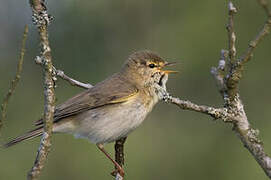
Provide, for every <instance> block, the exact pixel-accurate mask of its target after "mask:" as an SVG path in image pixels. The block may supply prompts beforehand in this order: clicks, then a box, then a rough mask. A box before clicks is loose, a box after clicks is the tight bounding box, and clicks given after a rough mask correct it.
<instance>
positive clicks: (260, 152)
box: [158, 0, 271, 179]
mask: <svg viewBox="0 0 271 180" xmlns="http://www.w3.org/2000/svg"><path fill="white" fill-rule="evenodd" d="M258 1H259V3H260V4H261V5H262V6H263V8H264V10H265V11H266V13H267V15H268V20H267V22H266V23H265V24H264V26H263V29H262V30H261V31H260V33H259V34H258V35H257V36H256V38H255V39H254V40H253V41H251V43H250V45H249V48H248V50H247V52H246V53H245V54H244V55H243V56H242V57H241V58H240V59H239V60H237V61H235V55H236V50H235V34H234V32H233V13H235V12H236V8H235V7H234V6H233V4H232V3H231V2H230V3H229V25H228V37H229V59H230V62H229V63H228V64H229V68H228V69H226V72H224V71H225V69H224V68H225V59H226V56H225V52H224V50H222V51H221V59H220V60H219V65H218V67H213V68H212V69H211V73H212V75H213V76H214V78H215V80H216V83H217V87H218V89H219V92H220V93H221V95H222V97H223V100H224V108H213V107H208V106H203V105H197V104H194V103H191V102H190V101H183V100H180V99H179V98H174V97H171V96H170V95H169V94H168V93H167V92H166V89H165V88H158V91H159V92H160V94H161V95H162V96H163V100H164V101H166V102H170V103H173V104H176V105H178V106H179V107H180V108H181V109H187V110H191V111H196V112H200V113H204V114H207V115H210V116H211V117H213V118H216V119H217V118H220V119H222V120H223V121H224V122H230V123H232V124H233V126H234V128H233V130H234V131H235V132H236V134H237V135H238V137H239V138H240V140H241V142H242V143H243V144H244V146H245V147H246V148H247V149H248V150H249V152H250V153H251V155H252V156H253V157H254V158H255V160H256V161H257V162H258V164H259V165H260V166H261V168H262V169H263V171H264V172H265V174H266V175H267V176H268V177H269V178H270V179H271V158H270V157H269V156H268V155H267V154H266V153H265V151H264V147H263V144H262V142H261V140H260V139H259V137H258V134H259V131H258V130H255V129H253V128H252V127H251V125H250V123H249V121H248V119H247V116H246V112H245V110H244V105H243V103H242V101H241V98H240V96H239V93H238V89H237V87H238V85H239V82H240V78H241V74H242V71H243V67H244V64H245V63H246V62H248V60H249V59H250V57H251V56H252V52H253V51H254V49H255V48H256V46H257V45H258V44H259V42H260V41H261V40H262V39H263V38H264V37H265V36H266V35H267V34H268V33H269V31H270V28H271V16H270V14H271V13H270V12H271V11H270V10H269V8H268V6H267V2H266V1H265V0H258Z"/></svg>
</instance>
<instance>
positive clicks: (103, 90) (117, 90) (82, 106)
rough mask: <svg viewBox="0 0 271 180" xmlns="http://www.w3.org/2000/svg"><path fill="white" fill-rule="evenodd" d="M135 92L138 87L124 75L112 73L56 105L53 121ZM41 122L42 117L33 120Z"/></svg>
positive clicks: (112, 101)
mask: <svg viewBox="0 0 271 180" xmlns="http://www.w3.org/2000/svg"><path fill="white" fill-rule="evenodd" d="M137 93H138V89H137V88H136V87H135V86H134V85H132V84H131V83H130V82H128V81H127V80H126V79H125V77H122V76H120V75H119V74H114V75H113V76H111V77H109V78H108V79H106V80H104V81H102V82H100V83H98V84H97V85H95V86H94V87H92V88H90V89H88V90H86V91H83V92H82V93H79V94H78V95H76V96H74V97H72V98H70V99H68V100H67V101H66V102H64V103H62V104H60V105H58V106H57V107H56V109H55V114H54V122H57V121H59V120H61V119H63V118H65V117H68V116H73V115H76V114H78V113H81V112H84V111H87V110H90V109H94V108H98V107H101V106H105V105H110V104H116V103H122V102H126V101H127V100H129V99H130V98H133V97H135V96H136V94H137ZM42 123H43V122H42V119H40V120H38V121H36V122H35V125H37V126H38V125H42Z"/></svg>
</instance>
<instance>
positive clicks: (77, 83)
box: [35, 56, 93, 89]
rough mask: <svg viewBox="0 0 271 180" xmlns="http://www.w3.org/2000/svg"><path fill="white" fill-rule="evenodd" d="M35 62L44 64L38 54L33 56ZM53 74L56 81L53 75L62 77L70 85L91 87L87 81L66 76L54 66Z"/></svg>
mask: <svg viewBox="0 0 271 180" xmlns="http://www.w3.org/2000/svg"><path fill="white" fill-rule="evenodd" d="M35 62H36V64H39V65H44V61H43V59H42V58H41V57H40V56H37V57H36V58H35ZM53 75H54V81H56V80H57V79H56V77H55V76H58V77H60V78H62V79H63V80H65V81H67V82H68V83H69V84H70V85H72V86H77V87H80V88H84V89H89V88H92V87H93V86H92V85H91V84H89V83H82V82H80V81H77V80H75V79H73V78H71V77H69V76H67V75H66V74H65V73H64V71H62V70H58V69H56V68H55V67H53Z"/></svg>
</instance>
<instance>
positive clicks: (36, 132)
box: [3, 127, 43, 148]
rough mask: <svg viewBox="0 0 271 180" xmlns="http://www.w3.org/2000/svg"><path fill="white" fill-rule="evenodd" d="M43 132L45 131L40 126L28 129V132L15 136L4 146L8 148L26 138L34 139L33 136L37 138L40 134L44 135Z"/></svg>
mask: <svg viewBox="0 0 271 180" xmlns="http://www.w3.org/2000/svg"><path fill="white" fill-rule="evenodd" d="M42 132H43V127H38V128H36V129H34V130H32V131H28V132H27V133H25V134H23V135H21V136H18V137H16V138H14V139H13V140H11V141H10V142H8V143H6V144H4V145H3V147H4V148H8V147H10V146H13V145H15V144H17V143H19V142H21V141H24V140H28V139H32V138H35V137H38V136H41V135H42Z"/></svg>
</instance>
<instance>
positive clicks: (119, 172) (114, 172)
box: [111, 166, 125, 177]
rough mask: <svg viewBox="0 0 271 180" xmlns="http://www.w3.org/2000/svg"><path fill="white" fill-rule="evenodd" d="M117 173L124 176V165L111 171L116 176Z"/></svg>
mask: <svg viewBox="0 0 271 180" xmlns="http://www.w3.org/2000/svg"><path fill="white" fill-rule="evenodd" d="M117 174H119V175H120V176H121V177H124V174H125V173H124V170H123V168H122V167H120V166H118V167H117V169H115V170H114V171H113V172H111V175H112V176H114V177H116V176H117Z"/></svg>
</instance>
